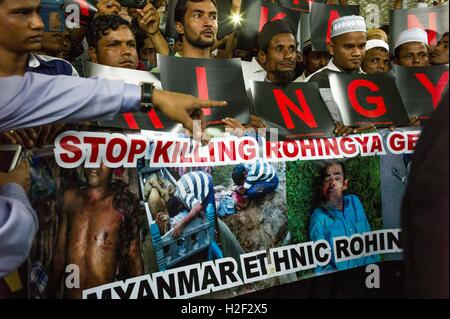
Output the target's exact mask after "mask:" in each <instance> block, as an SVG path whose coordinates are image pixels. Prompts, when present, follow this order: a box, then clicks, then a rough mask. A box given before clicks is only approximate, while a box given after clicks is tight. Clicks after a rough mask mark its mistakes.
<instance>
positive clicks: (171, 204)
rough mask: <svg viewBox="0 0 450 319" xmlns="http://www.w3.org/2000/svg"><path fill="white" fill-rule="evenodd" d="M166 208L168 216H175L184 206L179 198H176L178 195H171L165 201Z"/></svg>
mask: <svg viewBox="0 0 450 319" xmlns="http://www.w3.org/2000/svg"><path fill="white" fill-rule="evenodd" d="M166 208H167V212H168V213H169V216H170V217H175V216H177V215H178V214H179V213H180V212H181V210H182V209H183V208H184V204H183V202H182V201H181V200H179V199H178V197H176V196H172V197H171V198H169V200H168V201H167V202H166Z"/></svg>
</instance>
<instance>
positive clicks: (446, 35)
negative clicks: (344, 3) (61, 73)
mask: <svg viewBox="0 0 450 319" xmlns="http://www.w3.org/2000/svg"><path fill="white" fill-rule="evenodd" d="M0 2H1V1H0ZM444 37H448V31H447V32H445V33H444V34H443V35H442V38H441V40H442V39H443V38H444Z"/></svg>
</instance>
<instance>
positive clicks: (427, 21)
mask: <svg viewBox="0 0 450 319" xmlns="http://www.w3.org/2000/svg"><path fill="white" fill-rule="evenodd" d="M448 19H449V16H448V5H445V6H437V7H428V8H413V9H401V10H393V11H391V13H390V22H389V26H390V34H389V37H390V47H391V48H392V51H393V48H394V45H395V42H396V41H397V37H398V35H399V34H400V32H402V31H404V30H407V29H411V28H421V29H423V30H425V31H427V34H428V43H429V45H430V46H435V45H436V44H437V42H438V41H439V40H440V39H441V38H442V35H443V34H444V33H445V32H448V30H449V28H448V27H449V24H448Z"/></svg>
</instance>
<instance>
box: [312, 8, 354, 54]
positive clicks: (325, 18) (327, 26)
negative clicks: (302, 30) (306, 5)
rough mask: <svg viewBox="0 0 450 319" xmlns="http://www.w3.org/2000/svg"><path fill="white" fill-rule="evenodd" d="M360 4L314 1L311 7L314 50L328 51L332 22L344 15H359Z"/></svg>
mask: <svg viewBox="0 0 450 319" xmlns="http://www.w3.org/2000/svg"><path fill="white" fill-rule="evenodd" d="M358 14H359V6H341V5H327V4H325V3H318V2H314V3H313V5H312V7H311V13H310V15H311V19H310V30H311V44H312V48H313V51H327V43H328V42H330V36H331V34H330V31H331V24H332V23H333V21H334V20H336V19H337V18H339V17H343V16H350V15H358Z"/></svg>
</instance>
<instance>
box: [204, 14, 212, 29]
mask: <svg viewBox="0 0 450 319" xmlns="http://www.w3.org/2000/svg"><path fill="white" fill-rule="evenodd" d="M212 24H213V19H212V18H210V17H209V16H205V17H204V18H203V25H204V26H205V27H211V26H212Z"/></svg>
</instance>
